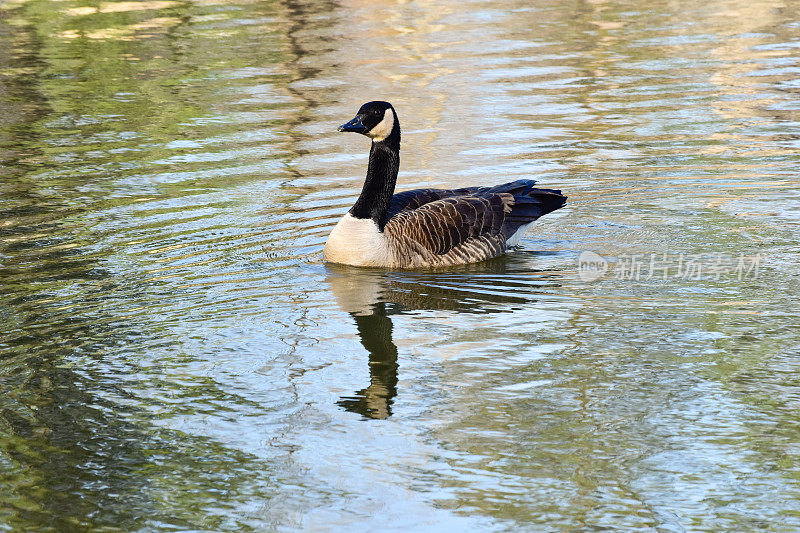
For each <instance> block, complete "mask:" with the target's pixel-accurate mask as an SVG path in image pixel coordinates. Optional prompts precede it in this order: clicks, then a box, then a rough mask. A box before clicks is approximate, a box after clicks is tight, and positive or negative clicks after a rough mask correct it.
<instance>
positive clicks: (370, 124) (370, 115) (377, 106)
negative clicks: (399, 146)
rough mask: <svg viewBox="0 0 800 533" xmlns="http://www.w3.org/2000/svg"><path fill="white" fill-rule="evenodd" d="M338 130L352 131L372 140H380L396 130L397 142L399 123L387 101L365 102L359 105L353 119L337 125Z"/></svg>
mask: <svg viewBox="0 0 800 533" xmlns="http://www.w3.org/2000/svg"><path fill="white" fill-rule="evenodd" d="M339 131H353V132H355V133H360V134H362V135H366V136H367V137H369V138H371V139H372V140H373V142H381V141H383V140H385V139H386V138H387V137H389V136H391V135H392V133H393V132H395V131H396V132H397V136H398V142H399V136H400V124H399V123H398V121H397V116H396V115H395V113H394V108H393V107H392V104H390V103H389V102H381V101H375V102H367V103H366V104H364V105H362V106H361V109H359V110H358V113H356V116H355V118H354V119H353V120H351V121H350V122H348V123H347V124H342V125H341V126H339Z"/></svg>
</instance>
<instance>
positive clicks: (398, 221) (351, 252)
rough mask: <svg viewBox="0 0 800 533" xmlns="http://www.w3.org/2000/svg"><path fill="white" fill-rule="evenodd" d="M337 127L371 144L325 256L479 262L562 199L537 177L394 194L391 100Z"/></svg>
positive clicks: (395, 138)
mask: <svg viewBox="0 0 800 533" xmlns="http://www.w3.org/2000/svg"><path fill="white" fill-rule="evenodd" d="M339 131H351V132H355V133H361V134H362V135H366V136H367V137H369V138H371V139H372V148H371V149H370V152H369V165H368V167H367V177H366V180H365V181H364V188H363V189H362V191H361V195H360V196H359V197H358V200H356V203H355V205H353V207H352V208H351V209H350V211H349V212H348V213H347V214H345V216H344V217H343V218H342V219H341V220H340V221H339V222H338V223H337V224H336V226H335V227H334V228H333V231H332V232H331V234H330V236H329V237H328V241H327V242H326V243H325V250H324V252H323V259H324V260H325V261H330V262H333V263H343V264H347V265H355V266H371V267H386V268H425V267H441V266H449V265H458V264H464V263H474V262H477V261H484V260H486V259H491V258H493V257H497V256H500V255H502V254H504V253H505V252H506V251H507V250H508V249H509V248H511V247H513V246H516V245H517V243H518V242H519V239H520V237H521V236H522V235H523V234H524V233H525V230H526V229H527V228H528V226H529V225H530V224H531V223H532V222H534V221H535V220H536V219H538V218H539V217H541V216H543V215H546V214H547V213H550V212H552V211H555V210H556V209H558V208H560V207H562V206H563V205H564V204H565V203H566V200H567V198H566V196H563V195H562V194H561V191H557V190H552V189H539V188H536V187H534V185H535V184H536V182H535V181H534V180H517V181H513V182H510V183H504V184H501V185H494V186H486V187H464V188H462V189H415V190H410V191H403V192H400V193H397V194H394V189H395V184H396V182H397V171H398V169H399V167H400V122H399V120H398V119H397V113H396V112H395V110H394V108H393V107H392V105H391V104H390V103H388V102H380V101H376V102H368V103H366V104H364V105H363V106H361V109H359V110H358V113H357V114H356V116H355V118H353V120H351V121H350V122H348V123H347V124H344V125H342V126H340V127H339Z"/></svg>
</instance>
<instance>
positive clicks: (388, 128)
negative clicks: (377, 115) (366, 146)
mask: <svg viewBox="0 0 800 533" xmlns="http://www.w3.org/2000/svg"><path fill="white" fill-rule="evenodd" d="M393 127H394V111H392V110H391V108H389V109H387V110H386V112H384V114H383V120H381V121H380V122H378V123H377V124H376V125H375V127H374V128H372V129H371V130H369V133H367V135H368V136H370V137H372V140H373V141H375V142H381V141H382V140H384V139H385V138H386V137H388V136H389V134H390V133H392V128H393Z"/></svg>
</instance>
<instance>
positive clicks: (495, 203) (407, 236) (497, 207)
mask: <svg viewBox="0 0 800 533" xmlns="http://www.w3.org/2000/svg"><path fill="white" fill-rule="evenodd" d="M476 189H477V188H476ZM429 190H430V191H434V193H439V192H445V193H454V194H459V195H458V196H456V195H451V196H449V197H445V198H442V199H437V200H433V201H428V202H424V203H423V204H422V205H421V206H419V207H417V208H414V209H409V208H406V209H403V210H401V211H400V212H398V213H397V214H396V215H394V216H392V217H391V218H389V220H388V222H387V223H386V226H385V229H384V231H385V232H386V234H387V235H389V236H390V237H391V238H392V239H395V241H396V242H397V243H398V244H400V245H401V246H402V247H404V248H406V249H409V250H410V251H411V250H414V249H416V251H419V252H422V253H425V252H427V253H432V254H435V255H445V254H447V253H449V252H450V251H452V250H453V249H455V248H458V247H459V246H461V245H462V244H465V243H467V242H468V241H470V240H471V239H478V240H481V241H485V242H486V244H487V246H488V245H489V244H490V242H491V246H490V247H491V248H492V253H493V254H494V253H495V250H494V248H496V247H497V245H496V243H495V242H494V241H497V243H503V242H504V241H505V238H504V237H503V236H502V235H501V231H502V229H503V222H504V221H505V219H506V214H507V213H509V212H510V211H511V206H512V205H513V203H514V196H513V195H511V194H508V193H496V194H481V195H480V196H477V195H470V194H468V191H464V190H460V191H459V190H453V191H438V190H436V189H429ZM464 192H467V195H466V196H464V195H463V194H464ZM401 194H402V193H401ZM395 196H397V195H395ZM416 198H420V199H421V200H424V199H425V198H426V197H425V196H424V195H418V196H417V197H416ZM417 201H419V200H416V199H412V200H411V203H413V202H417ZM408 205H410V204H408ZM487 252H489V250H487ZM500 253H502V246H501V249H500Z"/></svg>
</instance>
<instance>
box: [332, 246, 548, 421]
mask: <svg viewBox="0 0 800 533" xmlns="http://www.w3.org/2000/svg"><path fill="white" fill-rule="evenodd" d="M542 255H546V254H545V253H542V252H517V253H515V254H514V255H512V256H505V257H500V258H497V259H494V260H491V261H485V262H483V263H476V264H473V265H465V266H461V267H458V268H454V269H447V270H438V271H428V272H403V271H394V272H390V271H384V270H376V269H364V268H358V267H349V266H345V265H337V264H326V270H327V281H328V283H329V284H330V287H331V292H332V293H333V296H334V298H335V299H336V303H337V304H338V305H339V307H340V308H341V309H342V310H343V311H346V312H347V313H349V314H350V315H351V316H352V317H353V319H354V320H355V323H356V328H357V331H358V336H359V338H360V340H361V344H362V346H364V348H365V349H366V350H367V353H368V354H369V376H370V379H369V385H368V386H367V387H366V388H364V389H361V390H359V391H356V392H355V393H354V394H353V395H352V396H343V397H342V398H341V399H340V400H339V401H338V402H337V404H338V405H340V406H342V407H344V408H345V409H346V410H348V411H351V412H353V413H358V414H360V415H362V416H364V417H367V418H373V419H385V418H388V417H390V416H391V415H392V403H393V401H394V398H395V396H397V382H398V368H399V364H398V362H397V356H398V350H397V345H396V344H395V343H394V340H393V339H392V329H393V324H392V318H391V317H392V316H393V315H401V314H404V313H408V312H413V311H417V310H441V311H450V312H453V313H454V314H455V313H503V312H513V311H514V310H515V309H519V308H520V306H522V305H527V304H530V303H532V302H534V301H535V298H536V295H537V292H541V290H542V289H543V288H552V287H557V286H559V285H560V272H557V271H542V270H539V271H537V270H535V269H532V266H531V256H542Z"/></svg>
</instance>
